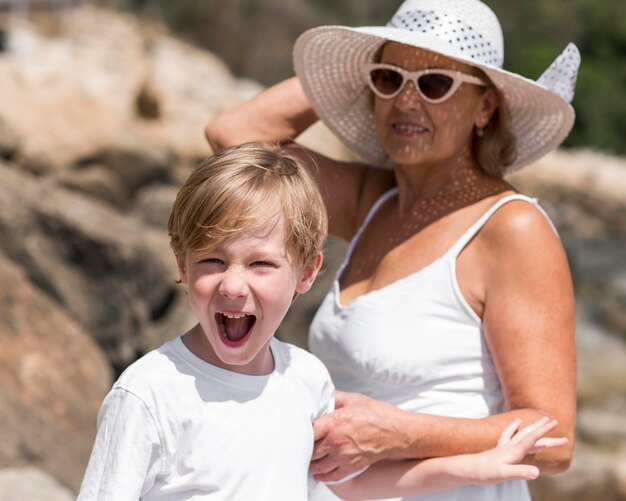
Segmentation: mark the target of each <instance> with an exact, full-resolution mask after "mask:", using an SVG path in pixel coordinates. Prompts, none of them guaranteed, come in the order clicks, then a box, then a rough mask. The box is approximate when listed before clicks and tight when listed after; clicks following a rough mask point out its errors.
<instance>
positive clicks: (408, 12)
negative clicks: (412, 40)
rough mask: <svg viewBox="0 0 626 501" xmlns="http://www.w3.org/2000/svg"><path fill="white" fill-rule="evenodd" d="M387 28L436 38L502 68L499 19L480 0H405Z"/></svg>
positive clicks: (502, 46) (469, 56) (480, 61)
mask: <svg viewBox="0 0 626 501" xmlns="http://www.w3.org/2000/svg"><path fill="white" fill-rule="evenodd" d="M387 27H389V28H396V29H401V30H407V31H413V32H418V33H423V34H425V35H429V36H433V37H436V38H438V39H440V40H442V41H444V42H447V43H448V44H449V45H450V47H451V48H452V49H453V50H454V51H456V52H460V53H462V54H463V55H464V56H465V57H466V58H467V59H470V60H473V61H476V62H477V63H481V64H485V65H488V66H493V67H497V68H502V64H503V61H504V41H503V36H502V28H501V27H500V22H499V21H498V18H497V17H496V15H495V14H494V13H493V11H492V10H491V9H490V8H489V7H487V6H486V5H485V4H484V3H482V2H480V1H479V0H406V1H405V2H404V3H403V4H402V5H401V6H400V8H399V9H398V10H397V11H396V13H395V14H394V16H393V17H392V18H391V20H390V21H389V22H388V23H387Z"/></svg>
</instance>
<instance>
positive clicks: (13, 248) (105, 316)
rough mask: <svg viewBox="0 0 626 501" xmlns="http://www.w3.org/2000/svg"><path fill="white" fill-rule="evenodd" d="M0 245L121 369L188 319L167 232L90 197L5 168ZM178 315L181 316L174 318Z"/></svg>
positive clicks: (0, 187) (0, 184) (1, 170)
mask: <svg viewBox="0 0 626 501" xmlns="http://www.w3.org/2000/svg"><path fill="white" fill-rule="evenodd" d="M0 250H3V251H4V252H5V253H6V254H7V255H8V256H9V257H11V258H12V259H13V260H15V261H16V262H18V263H20V264H21V265H22V266H23V267H24V269H25V270H26V272H27V273H28V276H29V278H30V279H31V280H32V281H33V282H34V283H35V284H37V286H39V287H40V288H41V289H43V290H44V291H46V292H48V293H49V294H50V295H51V296H52V297H53V298H54V299H56V300H57V301H58V302H59V303H60V304H61V305H62V306H63V307H64V308H66V309H67V311H68V312H70V314H71V315H73V316H74V318H76V319H77V320H78V321H79V322H80V324H81V325H82V326H83V327H84V328H85V329H86V330H87V331H88V332H89V333H90V334H91V335H93V336H94V337H95V339H96V340H97V341H98V342H99V344H100V345H101V346H102V347H103V348H104V349H105V351H106V353H107V355H108V356H109V358H110V360H111V362H112V364H113V365H114V367H115V369H116V370H117V371H120V370H122V369H123V368H125V367H126V365H128V364H129V363H131V362H132V361H134V360H135V359H136V358H137V357H138V356H140V355H142V354H143V353H145V352H146V351H148V350H149V349H152V348H154V347H155V346H157V345H158V344H160V343H162V342H163V341H164V340H165V339H154V338H152V337H150V333H151V332H155V331H154V328H155V327H156V326H157V325H158V326H160V327H163V326H169V327H170V329H169V330H170V332H169V337H173V336H175V335H176V334H179V333H181V331H180V330H179V329H180V328H181V326H183V325H186V324H188V322H187V318H188V317H187V316H185V317H184V318H181V317H180V316H177V315H178V312H179V311H180V310H176V309H174V310H170V307H171V306H172V305H175V304H176V303H177V298H178V297H179V296H180V295H184V291H183V289H182V288H180V287H177V286H176V284H175V282H174V281H175V279H176V278H177V274H176V273H177V271H176V266H175V261H174V258H173V255H172V253H171V250H170V249H169V242H168V237H167V235H166V233H165V232H164V231H155V230H153V229H151V228H149V227H147V226H145V225H143V224H141V223H140V222H139V221H137V220H134V219H133V218H130V217H125V216H124V215H123V214H121V213H119V212H117V211H115V210H112V209H111V208H109V207H107V206H106V205H104V204H101V203H98V202H97V201H94V200H90V199H88V198H86V197H84V196H82V195H80V194H78V193H72V192H69V191H66V190H63V189H61V188H59V187H56V186H54V185H53V184H52V183H44V182H41V181H39V182H38V181H37V180H35V179H32V178H30V177H27V176H24V175H21V174H20V173H19V172H17V171H15V170H13V169H9V168H7V167H2V166H0ZM172 312H175V313H176V315H174V313H172Z"/></svg>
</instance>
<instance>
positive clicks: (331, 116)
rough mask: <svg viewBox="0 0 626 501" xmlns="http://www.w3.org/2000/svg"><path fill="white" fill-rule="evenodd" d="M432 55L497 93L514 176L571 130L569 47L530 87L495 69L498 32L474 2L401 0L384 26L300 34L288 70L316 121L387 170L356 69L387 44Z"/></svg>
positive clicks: (572, 59)
mask: <svg viewBox="0 0 626 501" xmlns="http://www.w3.org/2000/svg"><path fill="white" fill-rule="evenodd" d="M388 40H391V41H395V42H399V43H403V44H407V45H411V46H414V47H419V48H424V49H428V50H430V51H434V52H439V53H441V54H443V55H445V56H447V57H451V58H454V59H457V60H459V61H462V62H465V63H468V64H471V65H473V66H476V67H478V68H480V69H481V70H483V71H484V72H485V74H486V75H487V76H488V77H489V78H490V79H491V81H492V82H493V84H494V85H495V86H496V87H497V88H498V90H499V91H500V93H501V95H502V97H503V105H504V107H505V108H506V110H507V112H508V114H509V117H510V122H509V128H510V130H511V132H512V133H513V134H514V135H515V137H516V139H517V157H516V158H515V160H514V162H513V164H512V165H510V166H508V168H507V172H511V171H514V170H516V169H519V168H520V167H523V166H524V165H527V164H529V163H531V162H533V161H534V160H536V159H538V158H540V157H541V156H543V155H544V154H546V153H547V152H549V151H551V150H553V149H555V148H556V147H557V146H558V145H559V144H560V143H561V142H562V141H563V139H565V137H566V136H567V134H568V133H569V131H570V130H571V128H572V125H573V123H574V111H573V109H572V107H571V106H570V105H569V102H570V101H571V99H572V97H573V94H574V86H575V82H576V74H577V70H578V66H579V64H580V54H579V53H578V50H577V49H576V47H575V46H574V45H573V44H570V45H568V47H567V48H566V49H565V51H564V52H563V53H562V54H561V55H560V56H559V57H558V58H557V59H556V60H555V61H554V63H553V64H552V65H551V66H550V68H548V70H546V72H545V73H544V74H543V75H542V76H541V77H540V78H539V80H538V81H537V82H533V81H532V80H529V79H527V78H525V77H522V76H520V75H517V74H515V73H510V72H507V71H505V70H503V69H502V68H501V66H502V61H503V59H504V49H503V42H502V31H501V29H500V24H499V22H498V20H497V18H496V16H495V14H494V13H493V12H492V11H491V10H490V9H489V8H488V7H487V6H486V5H485V4H483V3H482V2H480V1H478V0H407V1H405V2H404V3H403V4H402V6H401V7H400V8H399V9H398V11H397V12H396V14H395V15H394V17H393V18H392V19H391V21H389V23H388V24H387V26H384V27H383V26H378V27H376V26H374V27H363V28H348V27H345V26H326V27H320V28H313V29H312V30H309V31H307V32H305V33H303V34H302V35H301V36H300V37H299V38H298V40H297V41H296V45H295V47H294V66H295V69H296V73H297V75H298V76H299V78H300V80H301V82H302V86H303V88H304V90H305V92H306V94H307V96H308V97H309V100H310V101H311V104H312V106H313V108H314V109H315V111H316V113H317V115H318V116H319V117H320V118H321V119H322V120H323V121H324V122H325V123H326V125H327V126H328V127H329V128H330V129H331V130H332V131H333V132H334V133H335V134H336V135H337V136H338V137H339V138H340V139H341V140H342V141H343V142H344V143H345V144H346V145H347V146H348V147H349V148H350V149H352V150H353V151H355V152H356V153H358V154H359V155H360V156H362V157H363V159H364V160H365V161H367V162H369V163H371V164H372V165H375V166H378V167H387V168H390V167H391V163H390V161H389V159H388V157H387V155H386V154H385V152H384V151H383V150H382V148H381V146H380V144H379V141H378V136H377V132H376V128H375V125H374V117H373V107H372V102H373V99H372V95H371V92H370V91H369V89H368V88H367V84H366V77H365V75H364V71H363V67H364V65H365V64H366V63H368V62H371V61H373V60H374V57H375V55H376V53H377V51H378V50H379V48H380V47H381V46H382V44H383V43H385V42H386V41H388Z"/></svg>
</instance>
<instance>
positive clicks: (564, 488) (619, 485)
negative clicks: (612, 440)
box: [530, 446, 626, 501]
mask: <svg viewBox="0 0 626 501" xmlns="http://www.w3.org/2000/svg"><path fill="white" fill-rule="evenodd" d="M623 473H624V456H623V453H622V455H621V456H620V455H613V454H605V453H599V452H597V451H594V450H593V449H591V448H589V447H579V446H577V447H576V449H575V451H574V460H573V461H572V466H571V468H570V469H569V470H568V471H567V472H565V473H561V474H559V475H547V476H543V477H540V478H539V479H537V480H535V481H533V482H530V491H531V494H532V499H533V501H570V500H573V499H575V500H576V501H597V500H598V499H602V501H621V500H623V499H624V498H625V496H626V490H625V489H624V475H623Z"/></svg>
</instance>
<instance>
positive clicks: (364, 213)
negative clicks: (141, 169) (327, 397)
mask: <svg viewBox="0 0 626 501" xmlns="http://www.w3.org/2000/svg"><path fill="white" fill-rule="evenodd" d="M502 59H503V47H502V33H501V28H500V25H499V22H498V20H497V18H496V17H495V15H494V14H493V12H492V11H491V10H490V9H489V8H488V7H487V6H485V5H484V4H483V3H481V2H480V1H478V0H407V1H405V2H404V3H403V4H402V5H401V7H400V8H399V10H398V11H397V12H396V14H395V15H394V17H393V18H392V20H391V21H390V22H389V23H388V24H387V26H385V27H369V28H347V27H338V26H331V27H321V28H315V29H313V30H309V31H308V32H306V33H304V34H303V35H302V36H301V37H300V38H299V39H298V41H297V42H296V46H295V50H294V61H295V68H296V73H297V75H298V77H297V78H292V79H289V80H287V81H284V82H282V83H279V84H278V85H276V86H274V87H272V88H270V89H268V90H267V91H265V92H264V93H262V94H260V95H259V96H257V97H256V98H255V99H253V100H252V101H250V102H248V103H245V104H243V105H242V106H240V107H239V108H237V109H235V110H232V111H230V112H227V113H225V114H223V115H221V116H219V117H217V118H216V119H215V120H214V121H212V122H211V123H209V124H208V125H207V128H206V134H207V137H208V139H209V142H210V143H211V145H212V146H213V147H214V148H216V149H217V148H221V147H224V146H227V145H230V144H236V143H240V142H244V141H249V140H287V139H288V138H293V137H296V136H297V135H298V134H299V133H300V132H302V131H303V130H305V129H306V128H307V127H308V126H310V125H311V124H312V123H314V122H315V121H316V120H317V119H318V117H319V118H320V119H322V120H323V121H324V122H325V123H326V125H327V126H328V127H329V128H330V129H331V130H332V131H333V132H334V133H335V134H336V135H337V136H338V137H339V138H340V139H341V140H342V141H343V142H344V143H345V144H346V145H348V146H349V147H350V148H351V149H352V150H354V151H355V152H356V153H358V154H359V155H360V156H361V157H363V159H364V161H363V162H352V163H345V162H339V161H334V160H331V159H329V158H326V157H324V156H322V155H319V154H317V153H315V152H312V151H303V152H302V155H303V157H304V158H307V159H309V160H310V162H311V164H312V165H314V166H315V167H314V170H315V172H316V175H317V177H318V181H319V184H320V187H321V189H322V192H323V193H324V195H325V197H326V203H327V206H328V211H329V218H330V221H329V223H330V231H331V233H333V234H335V235H337V236H339V237H342V238H344V239H346V240H347V241H350V242H351V244H350V247H349V250H348V255H347V257H346V260H345V262H344V263H343V265H342V266H341V268H340V269H339V271H338V274H337V279H336V281H335V284H334V287H333V289H332V290H331V291H330V292H329V294H328V296H327V297H326V299H325V300H324V302H323V303H322V305H321V307H320V309H319V311H318V313H317V315H316V317H315V320H314V321H313V324H312V326H311V332H310V338H309V341H310V347H311V350H312V351H313V353H315V354H316V355H318V356H319V357H320V358H321V359H322V360H323V361H324V362H325V363H326V365H327V367H328V369H329V371H330V373H331V376H332V377H333V380H334V382H335V384H336V386H337V388H338V390H342V391H345V392H351V393H342V392H341V391H340V392H338V393H337V409H336V411H335V412H334V413H331V414H329V415H327V416H325V417H324V418H322V419H320V420H319V421H317V422H316V423H315V436H316V440H317V441H316V446H315V451H314V455H313V460H312V463H311V471H312V472H313V473H315V474H316V478H317V479H319V480H322V481H335V480H339V479H341V478H344V477H346V476H347V475H349V474H352V473H354V472H357V471H359V470H360V469H362V468H364V467H367V466H368V465H369V464H372V463H374V462H376V461H379V460H381V459H393V458H395V459H398V460H402V459H405V458H426V457H433V456H445V455H451V454H457V453H463V452H473V451H480V450H484V449H486V448H488V447H490V446H493V444H494V443H495V442H496V440H497V437H498V435H499V433H500V432H501V431H502V429H503V428H504V427H505V426H506V424H507V423H509V422H511V420H513V419H514V418H520V419H521V420H522V421H523V422H524V423H525V424H529V423H531V422H533V421H536V420H537V419H538V418H539V417H540V416H541V415H549V416H552V417H555V418H557V419H558V421H559V423H560V424H559V427H558V428H557V429H556V430H555V431H554V432H553V435H557V436H565V437H567V438H568V439H569V446H568V447H566V448H561V449H552V450H549V451H543V452H541V453H538V454H537V455H536V456H535V457H534V458H530V459H531V460H532V462H534V464H536V465H537V466H539V468H540V470H541V471H542V472H543V473H554V472H560V471H563V470H565V469H566V468H567V467H568V465H569V463H570V461H571V454H572V448H573V431H574V424H575V348H574V319H573V317H574V315H573V310H574V307H573V293H572V286H571V279H570V274H569V269H568V265H567V260H566V257H565V254H564V252H563V249H562V246H561V244H560V241H559V239H558V236H557V235H556V234H555V231H554V228H553V226H552V224H551V223H550V221H549V220H548V219H547V216H546V215H545V213H544V212H543V211H542V210H541V208H540V207H539V206H538V205H537V204H536V202H535V201H534V200H532V199H529V198H527V197H524V196H522V195H519V194H517V193H516V192H515V189H514V188H513V187H512V186H511V185H509V184H508V183H507V182H506V181H504V180H503V178H502V176H503V174H505V173H508V172H511V171H513V170H516V169H519V168H521V167H523V166H524V165H527V164H528V163H530V162H532V161H534V160H536V159H538V158H540V157H541V156H543V155H544V154H546V153H547V152H549V151H551V150H553V149H554V148H556V147H557V146H558V145H559V144H560V143H561V142H562V140H563V139H564V138H565V137H566V136H567V134H568V133H569V131H570V129H571V127H572V124H573V119H574V113H573V110H572V108H571V106H570V105H569V101H571V99H572V97H573V89H574V83H575V79H576V72H577V68H578V64H579V54H578V51H577V50H576V48H575V47H574V46H573V45H570V46H568V47H567V48H566V50H565V51H564V52H563V54H561V56H560V57H559V58H558V59H557V60H556V61H555V62H554V63H553V65H552V66H551V67H550V68H549V69H548V70H547V71H546V72H545V73H544V75H543V76H542V77H541V78H540V79H539V80H538V81H537V82H532V81H530V80H527V79H525V78H524V77H521V76H519V75H516V74H513V73H509V72H506V71H504V70H502V69H501V65H502ZM286 147H291V146H290V145H289V143H288V142H286ZM325 495H326V494H324V493H317V494H316V496H317V497H313V499H322V498H324V499H326V497H324V496H325ZM328 498H329V499H332V497H331V496H330V495H328ZM407 499H408V498H407ZM411 499H430V497H429V496H422V497H419V498H411ZM432 499H438V500H440V499H463V500H467V499H480V500H486V499H487V500H488V499H494V500H495V499H502V500H504V499H506V500H524V499H529V495H528V490H527V487H526V485H525V483H523V482H520V481H513V482H505V483H503V484H499V485H495V486H485V487H483V486H466V487H463V488H460V489H454V490H450V491H446V492H445V493H439V494H436V495H433V497H432Z"/></svg>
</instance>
